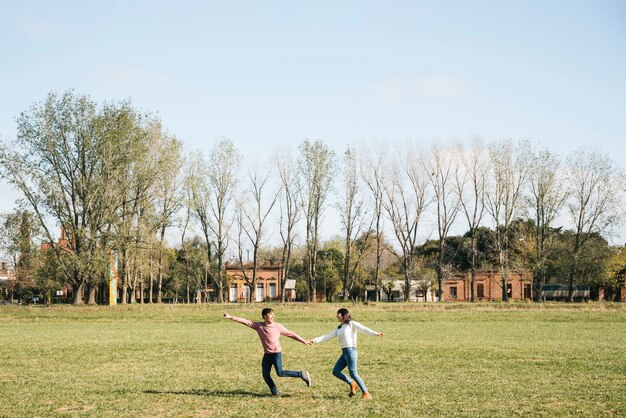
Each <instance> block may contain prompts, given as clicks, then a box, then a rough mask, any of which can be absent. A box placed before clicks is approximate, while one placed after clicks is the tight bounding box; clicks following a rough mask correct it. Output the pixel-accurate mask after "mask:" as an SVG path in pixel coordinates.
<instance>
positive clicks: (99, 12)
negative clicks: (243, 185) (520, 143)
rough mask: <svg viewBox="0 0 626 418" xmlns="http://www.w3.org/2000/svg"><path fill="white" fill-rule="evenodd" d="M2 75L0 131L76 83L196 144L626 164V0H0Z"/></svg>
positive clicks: (4, 189) (1, 191) (8, 195)
mask: <svg viewBox="0 0 626 418" xmlns="http://www.w3.org/2000/svg"><path fill="white" fill-rule="evenodd" d="M0 87H1V88H0V136H1V137H2V138H3V139H4V140H7V139H12V138H13V137H14V136H15V117H16V116H17V115H19V113H20V112H22V111H24V110H26V109H27V108H28V107H29V106H30V105H31V104H32V103H34V102H40V101H42V100H43V99H44V98H45V96H46V94H47V93H48V92H50V91H56V92H59V93H62V92H63V91H65V90H67V89H75V90H76V91H77V92H78V93H84V94H88V95H90V96H91V97H92V98H93V99H94V100H96V101H98V102H102V101H105V100H121V99H131V100H132V103H133V105H134V106H135V107H136V108H139V109H142V110H144V111H150V112H155V113H158V114H159V115H160V116H161V118H162V120H163V123H164V126H165V127H166V128H167V129H168V131H169V132H170V133H172V134H174V135H176V136H177V137H179V138H180V139H182V140H183V141H184V142H185V143H186V144H187V146H188V147H189V148H190V149H195V148H207V147H208V146H209V145H210V144H211V143H212V141H213V140H214V139H215V138H216V137H220V136H225V137H228V138H230V139H231V140H233V141H234V143H235V144H236V145H237V146H238V147H239V149H240V150H242V151H243V152H244V154H256V155H258V154H259V153H263V152H266V151H267V152H269V151H270V150H272V149H274V148H276V147H289V146H291V147H292V148H294V149H295V145H296V144H297V143H299V142H300V141H301V140H302V139H303V138H310V139H318V138H319V139H323V140H324V141H326V142H327V143H328V144H329V145H331V146H332V147H333V148H335V149H336V150H337V151H339V152H340V151H341V150H343V148H344V147H345V145H346V144H347V143H353V144H356V143H359V142H361V141H367V142H372V141H378V140H385V141H387V142H389V143H394V142H403V141H405V140H407V139H409V140H416V141H423V142H424V143H429V142H431V141H432V140H444V141H447V140H467V139H469V138H470V137H472V136H474V135H480V136H482V137H483V138H485V139H486V140H499V139H506V138H513V139H522V138H525V139H530V140H531V141H534V142H537V143H541V144H545V145H546V146H547V147H548V148H550V149H551V150H553V151H555V152H557V153H559V154H562V155H565V154H567V153H569V152H571V151H573V150H575V149H579V148H580V147H586V146H590V147H596V148H599V149H601V150H604V151H607V152H610V153H611V155H612V156H613V157H614V158H615V159H616V160H617V161H618V162H619V163H620V165H621V166H622V167H624V165H625V164H624V163H623V160H624V156H626V1H623V0H605V1H602V0H596V1H578V0H567V1H557V0H549V1H545V0H542V1H530V0H528V1H527V0H524V1H496V0H493V1H396V0H394V1H383V0H380V1H363V0H360V1H336V0H334V1H319V0H318V1H312V2H301V1H286V0H285V1H236V0H235V1H226V0H224V1H184V0H179V1H154V0H150V1H138V0H135V1H101V2H95V1H84V0H83V1H9V0H0ZM0 196H2V197H1V198H0V211H7V210H10V209H11V207H12V205H13V200H14V198H15V196H16V194H15V193H14V192H12V191H11V190H10V188H9V187H8V186H7V185H6V184H5V183H2V181H0Z"/></svg>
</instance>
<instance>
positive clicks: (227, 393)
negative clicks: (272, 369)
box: [143, 389, 290, 398]
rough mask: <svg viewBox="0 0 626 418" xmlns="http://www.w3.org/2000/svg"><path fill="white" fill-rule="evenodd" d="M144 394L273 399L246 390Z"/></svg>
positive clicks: (151, 392)
mask: <svg viewBox="0 0 626 418" xmlns="http://www.w3.org/2000/svg"><path fill="white" fill-rule="evenodd" d="M143 393H147V394H150V395H192V396H219V397H227V398H271V397H272V395H271V394H269V393H256V392H248V391H246V390H241V389H237V390H208V389H193V390H144V392H143ZM280 396H281V397H282V398H288V397H290V395H280Z"/></svg>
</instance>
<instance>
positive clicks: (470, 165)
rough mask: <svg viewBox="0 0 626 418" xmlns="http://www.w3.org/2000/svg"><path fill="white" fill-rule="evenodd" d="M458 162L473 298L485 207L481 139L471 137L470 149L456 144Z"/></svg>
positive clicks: (457, 173)
mask: <svg viewBox="0 0 626 418" xmlns="http://www.w3.org/2000/svg"><path fill="white" fill-rule="evenodd" d="M457 153H458V156H459V164H458V165H457V167H456V168H457V170H456V173H455V180H456V189H457V193H458V194H459V202H460V204H461V209H462V211H463V214H464V215H465V219H466V221H467V226H468V228H469V231H468V236H469V240H470V252H469V259H470V298H471V301H472V302H475V301H476V295H475V287H476V286H475V281H476V269H477V266H478V256H479V253H478V228H479V227H480V224H481V222H482V219H483V214H484V211H485V186H486V181H487V172H488V164H487V158H486V155H485V149H484V146H483V144H482V141H481V140H480V139H478V138H476V139H474V141H472V143H471V145H470V147H469V149H467V150H466V149H464V148H463V147H462V146H459V147H458V148H457Z"/></svg>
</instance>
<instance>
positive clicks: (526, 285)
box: [524, 284, 532, 299]
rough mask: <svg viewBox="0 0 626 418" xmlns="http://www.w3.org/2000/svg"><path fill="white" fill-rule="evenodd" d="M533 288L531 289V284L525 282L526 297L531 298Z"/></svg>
mask: <svg viewBox="0 0 626 418" xmlns="http://www.w3.org/2000/svg"><path fill="white" fill-rule="evenodd" d="M530 292H531V289H530V284H525V285H524V299H530V298H531V297H532V296H531V293H530Z"/></svg>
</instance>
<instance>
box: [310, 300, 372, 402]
mask: <svg viewBox="0 0 626 418" xmlns="http://www.w3.org/2000/svg"><path fill="white" fill-rule="evenodd" d="M337 320H338V321H339V323H340V325H339V327H337V329H334V330H333V331H332V332H330V333H328V334H326V335H323V336H321V337H317V338H314V339H312V340H311V342H313V343H322V342H324V341H328V340H331V339H333V338H335V337H337V338H339V344H340V345H341V356H339V359H338V360H337V363H336V364H335V367H334V368H333V375H334V376H335V377H337V378H338V379H341V380H343V381H344V382H346V383H347V384H348V385H350V393H349V394H348V396H354V395H355V394H356V389H357V385H358V387H359V388H361V392H363V395H361V399H372V396H371V395H370V393H369V392H368V391H367V387H366V386H365V384H364V383H363V380H361V377H359V374H358V373H357V370H356V368H357V357H358V355H357V351H356V335H357V334H356V333H357V331H361V332H363V333H365V334H369V335H373V336H380V337H382V336H383V335H384V334H383V333H382V332H378V331H373V330H371V329H369V328H367V327H366V326H363V325H361V324H359V323H358V322H356V321H353V320H352V317H351V316H350V312H348V310H347V309H346V308H341V309H339V310H338V311H337ZM346 367H348V371H349V372H350V377H348V376H346V375H345V374H344V373H343V372H342V370H343V369H345V368H346Z"/></svg>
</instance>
